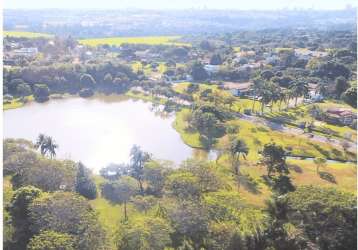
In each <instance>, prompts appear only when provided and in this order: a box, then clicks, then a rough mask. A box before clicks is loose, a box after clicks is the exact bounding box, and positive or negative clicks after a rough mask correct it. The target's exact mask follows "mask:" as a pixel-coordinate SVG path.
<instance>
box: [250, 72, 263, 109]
mask: <svg viewBox="0 0 358 250" xmlns="http://www.w3.org/2000/svg"><path fill="white" fill-rule="evenodd" d="M263 84H264V83H263V82H262V81H260V80H257V79H256V80H254V85H253V87H252V90H253V91H254V94H253V102H252V112H255V102H256V98H257V97H256V96H257V95H259V96H260V95H261V90H262V85H263Z"/></svg>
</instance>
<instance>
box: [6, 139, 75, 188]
mask: <svg viewBox="0 0 358 250" xmlns="http://www.w3.org/2000/svg"><path fill="white" fill-rule="evenodd" d="M4 173H5V174H11V175H12V176H13V177H12V179H11V182H12V184H13V186H14V188H19V187H22V186H27V185H32V186H35V187H37V188H40V189H42V190H44V191H56V190H60V189H62V190H68V191H73V190H74V181H75V175H76V169H75V167H74V163H73V162H71V161H68V160H65V161H58V160H51V159H46V158H44V157H41V156H39V155H38V154H36V153H35V151H34V148H33V145H32V143H31V142H29V141H26V140H13V139H7V140H5V141H4Z"/></svg>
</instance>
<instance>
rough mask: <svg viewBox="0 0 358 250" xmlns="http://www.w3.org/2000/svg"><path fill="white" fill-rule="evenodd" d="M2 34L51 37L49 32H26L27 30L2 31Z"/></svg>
mask: <svg viewBox="0 0 358 250" xmlns="http://www.w3.org/2000/svg"><path fill="white" fill-rule="evenodd" d="M4 36H12V37H25V38H37V37H53V35H51V34H45V33H36V32H28V31H4Z"/></svg>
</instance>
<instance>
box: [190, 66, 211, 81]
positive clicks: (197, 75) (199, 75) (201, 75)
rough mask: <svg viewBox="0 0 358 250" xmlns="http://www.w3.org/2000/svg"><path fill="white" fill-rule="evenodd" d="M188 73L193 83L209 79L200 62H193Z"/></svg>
mask: <svg viewBox="0 0 358 250" xmlns="http://www.w3.org/2000/svg"><path fill="white" fill-rule="evenodd" d="M190 72H191V76H192V77H193V79H194V81H205V80H206V79H208V77H209V75H208V73H207V72H206V70H205V69H204V67H203V65H202V64H201V63H200V62H195V63H194V64H193V65H192V66H191V70H190Z"/></svg>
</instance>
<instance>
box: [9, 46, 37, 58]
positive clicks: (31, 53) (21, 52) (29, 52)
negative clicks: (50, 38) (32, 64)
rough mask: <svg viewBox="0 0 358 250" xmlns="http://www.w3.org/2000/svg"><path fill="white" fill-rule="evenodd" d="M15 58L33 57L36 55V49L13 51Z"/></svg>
mask: <svg viewBox="0 0 358 250" xmlns="http://www.w3.org/2000/svg"><path fill="white" fill-rule="evenodd" d="M13 53H14V55H15V56H25V57H34V56H36V55H37V53H38V49H37V48H21V49H16V50H14V51H13Z"/></svg>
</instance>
